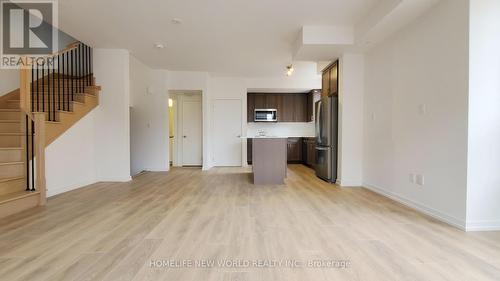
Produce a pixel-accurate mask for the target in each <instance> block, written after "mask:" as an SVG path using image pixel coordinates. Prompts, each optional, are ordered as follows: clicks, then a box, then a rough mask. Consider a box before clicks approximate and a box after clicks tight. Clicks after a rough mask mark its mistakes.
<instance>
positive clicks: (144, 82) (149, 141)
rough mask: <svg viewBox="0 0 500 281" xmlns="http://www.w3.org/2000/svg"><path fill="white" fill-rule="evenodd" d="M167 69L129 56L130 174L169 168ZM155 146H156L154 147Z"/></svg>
mask: <svg viewBox="0 0 500 281" xmlns="http://www.w3.org/2000/svg"><path fill="white" fill-rule="evenodd" d="M166 85H167V79H166V71H162V70H153V69H151V68H149V67H148V66H146V65H145V64H143V63H142V62H140V61H139V60H137V59H136V58H135V57H133V56H131V57H130V114H131V116H130V153H131V154H130V158H131V159H130V165H131V174H132V175H135V174H137V173H139V172H141V171H144V170H146V171H168V170H169V163H168V159H169V149H168V131H167V130H168V120H169V116H168V95H167V90H166ZM152 148H154V149H152Z"/></svg>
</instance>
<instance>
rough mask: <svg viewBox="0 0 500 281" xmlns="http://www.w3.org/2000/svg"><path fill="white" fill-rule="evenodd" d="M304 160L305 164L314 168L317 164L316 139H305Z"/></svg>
mask: <svg viewBox="0 0 500 281" xmlns="http://www.w3.org/2000/svg"><path fill="white" fill-rule="evenodd" d="M303 153H304V155H303V158H304V164H306V165H307V166H309V167H311V168H314V166H315V163H316V139H315V138H304V147H303Z"/></svg>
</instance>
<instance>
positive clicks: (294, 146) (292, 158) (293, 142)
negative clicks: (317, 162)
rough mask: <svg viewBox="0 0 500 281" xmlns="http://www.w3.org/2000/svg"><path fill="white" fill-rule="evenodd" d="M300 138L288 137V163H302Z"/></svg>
mask: <svg viewBox="0 0 500 281" xmlns="http://www.w3.org/2000/svg"><path fill="white" fill-rule="evenodd" d="M302 154H303V152H302V138H288V144H287V161H288V163H303V162H304V159H303V156H302Z"/></svg>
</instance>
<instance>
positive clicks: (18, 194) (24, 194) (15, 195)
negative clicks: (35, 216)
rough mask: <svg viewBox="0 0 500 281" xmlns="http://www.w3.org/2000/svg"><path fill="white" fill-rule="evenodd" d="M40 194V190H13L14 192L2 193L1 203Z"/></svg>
mask: <svg viewBox="0 0 500 281" xmlns="http://www.w3.org/2000/svg"><path fill="white" fill-rule="evenodd" d="M38 194H40V191H38V190H37V191H19V192H13V193H9V194H5V195H1V196H0V204H3V203H7V202H11V201H14V200H19V199H23V198H26V197H30V196H37V195H38Z"/></svg>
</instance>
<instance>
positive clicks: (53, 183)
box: [45, 110, 98, 196]
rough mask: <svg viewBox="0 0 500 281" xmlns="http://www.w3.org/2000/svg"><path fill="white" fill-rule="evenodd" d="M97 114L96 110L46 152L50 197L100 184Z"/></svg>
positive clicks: (51, 145)
mask: <svg viewBox="0 0 500 281" xmlns="http://www.w3.org/2000/svg"><path fill="white" fill-rule="evenodd" d="M95 115H96V114H95V110H93V111H91V112H90V113H88V114H87V115H86V116H84V117H83V118H82V119H80V121H78V122H77V123H76V124H74V125H73V126H72V127H71V128H69V129H68V130H67V131H66V132H64V134H62V135H61V136H60V137H59V138H57V139H56V140H55V141H54V142H53V143H51V144H50V145H49V146H48V147H47V148H46V149H45V178H46V181H47V195H48V196H53V195H56V194H59V193H63V192H66V191H70V190H73V189H75V188H79V187H82V186H85V185H89V184H92V183H95V182H97V181H98V179H97V170H96V167H95V166H96V153H95V144H94V142H93V140H94V134H95V122H96V119H95Z"/></svg>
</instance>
